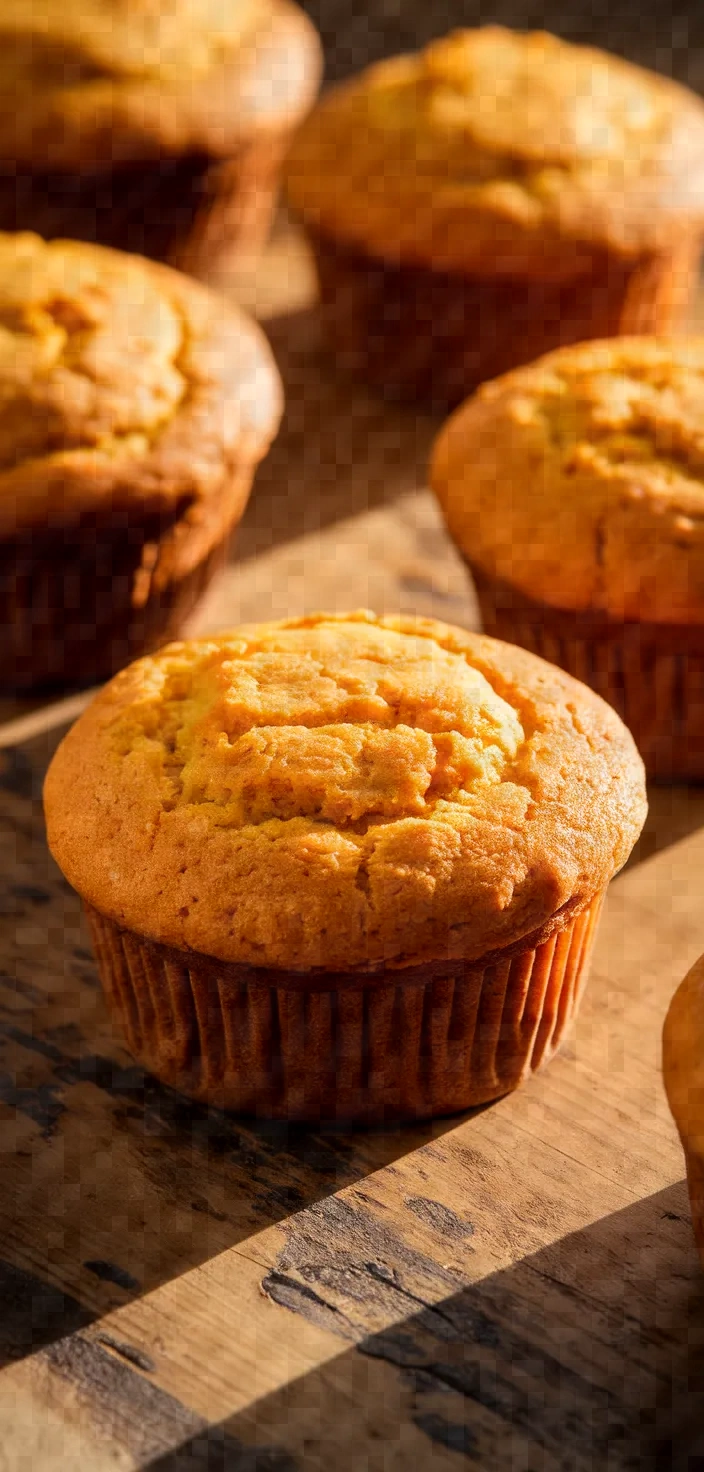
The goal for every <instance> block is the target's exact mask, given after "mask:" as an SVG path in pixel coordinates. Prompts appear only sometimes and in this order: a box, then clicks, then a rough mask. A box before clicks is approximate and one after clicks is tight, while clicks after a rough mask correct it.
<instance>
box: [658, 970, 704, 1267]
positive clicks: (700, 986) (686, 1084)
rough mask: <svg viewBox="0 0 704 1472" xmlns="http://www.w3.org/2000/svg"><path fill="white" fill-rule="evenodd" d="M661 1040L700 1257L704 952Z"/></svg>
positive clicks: (703, 1251) (703, 1227) (703, 1238)
mask: <svg viewBox="0 0 704 1472" xmlns="http://www.w3.org/2000/svg"><path fill="white" fill-rule="evenodd" d="M662 1043H663V1049H662V1071H663V1078H664V1082H665V1092H666V1093H667V1098H668V1103H669V1105H670V1109H671V1110H672V1113H673V1116H674V1120H675V1124H676V1125H677V1128H678V1130H679V1134H680V1139H681V1141H682V1148H683V1150H684V1156H685V1162H686V1166H687V1184H688V1187H689V1200H690V1205H691V1208H692V1226H693V1227H694V1235H695V1237H696V1239H697V1247H698V1248H699V1253H700V1256H701V1258H702V1261H703V1262H704V956H701V957H700V958H699V960H698V961H697V962H696V963H695V965H694V966H693V967H692V969H691V971H689V972H688V973H687V975H686V976H685V979H684V981H683V982H682V983H681V985H680V986H679V987H678V989H677V991H676V992H675V995H674V997H673V998H672V1001H671V1003H670V1007H669V1010H668V1014H667V1017H666V1019H665V1027H664V1030H663V1040H662Z"/></svg>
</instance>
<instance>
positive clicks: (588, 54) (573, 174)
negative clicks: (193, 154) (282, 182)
mask: <svg viewBox="0 0 704 1472" xmlns="http://www.w3.org/2000/svg"><path fill="white" fill-rule="evenodd" d="M288 188H289V195H290V198H291V201H292V203H293V205H294V207H295V208H296V209H297V210H298V211H299V213H300V214H301V216H302V217H303V219H304V220H305V221H306V222H308V223H309V224H310V225H312V226H313V227H314V228H315V229H317V230H318V231H320V232H321V233H322V234H323V235H327V236H330V237H332V238H333V239H339V240H341V241H343V242H346V243H347V244H348V245H355V246H358V247H361V248H362V249H363V250H365V251H367V252H368V253H369V254H370V255H372V256H376V257H378V258H381V259H383V260H390V261H400V262H403V263H407V264H414V263H415V264H421V265H430V266H433V267H435V268H436V269H438V270H444V271H460V272H468V273H472V274H475V273H476V274H483V273H484V274H487V275H490V276H496V275H501V274H505V275H527V276H530V277H535V278H538V279H547V280H551V281H561V280H571V279H574V278H576V277H579V276H582V275H588V274H592V273H593V271H594V270H595V268H596V267H597V266H598V265H599V264H603V256H604V251H607V252H608V253H609V254H612V253H613V254H615V255H617V256H618V257H620V258H622V259H625V260H628V259H633V258H638V257H640V256H642V255H644V254H646V255H649V254H651V253H659V252H661V251H663V250H665V251H667V250H669V248H670V247H671V245H672V240H673V235H676V234H678V232H680V233H681V232H682V231H683V230H684V231H691V230H692V229H695V230H697V231H700V230H701V228H702V224H703V223H704V104H702V102H701V101H700V100H699V99H698V98H697V97H695V96H694V94H693V93H690V92H689V91H688V90H687V89H686V88H683V87H681V86H678V85H677V84H676V83H674V82H671V81H669V80H667V79H665V78H663V77H659V76H656V75H655V74H653V73H651V72H647V71H645V70H643V69H641V68H639V67H636V66H633V65H631V64H629V63H627V62H624V61H621V60H620V59H618V58H616V57H612V56H608V55H606V53H604V52H602V51H598V50H595V49H592V48H589V47H581V46H572V45H570V44H568V43H566V42H563V41H560V40H558V39H557V38H556V37H554V36H550V35H546V34H544V33H542V32H536V33H531V34H528V35H521V34H519V33H516V32H512V31H508V30H505V29H503V28H502V27H499V26H486V27H482V28H479V29H476V30H464V31H456V32H454V33H452V34H451V35H449V36H447V37H445V38H444V39H442V40H440V41H436V42H434V43H433V44H432V45H430V46H429V47H427V48H426V49H425V50H424V51H421V52H419V53H418V54H415V55H410V56H402V57H398V58H396V59H394V60H392V61H388V62H383V63H381V64H380V65H377V66H374V67H371V68H369V69H368V70H367V71H365V72H363V73H362V74H361V75H360V76H359V77H357V78H355V79H354V80H353V81H351V82H349V83H346V84H344V85H343V86H341V87H337V88H335V89H333V90H332V91H331V92H330V93H329V94H328V95H327V97H326V98H325V99H324V100H323V101H322V103H321V104H320V105H319V106H318V107H317V108H316V109H315V110H314V112H313V113H312V114H311V116H310V117H309V118H308V120H307V122H306V123H305V124H304V125H303V127H302V129H301V131H300V133H299V136H298V139H297V141H296V143H295V145H294V148H293V151H292V155H291V158H290V161H289V167H288Z"/></svg>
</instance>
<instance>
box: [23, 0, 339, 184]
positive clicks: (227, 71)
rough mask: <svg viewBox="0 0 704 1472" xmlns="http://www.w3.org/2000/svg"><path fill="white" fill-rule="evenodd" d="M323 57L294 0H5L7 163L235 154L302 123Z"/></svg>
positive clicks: (99, 162) (82, 164)
mask: <svg viewBox="0 0 704 1472" xmlns="http://www.w3.org/2000/svg"><path fill="white" fill-rule="evenodd" d="M319 53H320V47H319V43H318V39H317V35H316V32H315V30H314V27H313V26H312V25H311V23H310V22H309V21H308V19H307V17H306V16H305V15H304V14H303V13H302V12H301V11H300V10H299V9H298V7H297V6H296V5H294V4H291V3H289V0H169V3H168V4H167V5H164V4H162V3H161V0H81V3H80V4H69V5H66V4H65V3H63V0H0V160H4V161H5V162H6V163H12V162H14V161H18V160H19V161H22V162H24V163H25V164H28V165H30V166H34V167H35V168H37V169H40V170H45V169H51V168H58V169H69V170H72V169H74V168H98V167H106V168H110V167H112V166H113V165H114V164H115V163H119V162H123V163H124V162H136V161H139V160H144V159H153V158H163V157H164V155H169V154H173V155H180V154H183V153H187V152H190V153H200V152H203V153H205V154H207V155H213V156H214V157H218V156H227V155H228V154H229V153H231V152H232V151H233V150H234V149H235V148H236V146H237V145H238V144H239V143H240V142H241V141H242V139H243V137H245V138H246V137H247V136H248V134H250V133H251V132H252V130H253V129H256V130H257V132H259V131H260V130H261V129H262V128H263V129H264V130H266V129H267V128H269V127H272V128H274V129H276V128H280V127H281V125H282V123H284V124H287V125H289V126H290V125H292V124H294V123H295V122H296V121H297V119H298V117H299V116H302V115H303V113H304V112H305V111H306V109H307V108H308V107H309V106H310V103H311V102H312V101H313V98H314V96H315V93H316V91H317V86H318V81H319V72H320V55H319Z"/></svg>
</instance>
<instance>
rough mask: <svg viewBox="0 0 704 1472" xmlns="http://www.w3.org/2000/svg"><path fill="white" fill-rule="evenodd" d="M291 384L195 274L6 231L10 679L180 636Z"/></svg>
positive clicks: (66, 675) (0, 404) (47, 676)
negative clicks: (282, 380) (189, 276)
mask: <svg viewBox="0 0 704 1472" xmlns="http://www.w3.org/2000/svg"><path fill="white" fill-rule="evenodd" d="M280 413H281V388H280V382H279V378H278V374H277V372H276V368H275V366H274V362H273V359H272V357H271V354H270V352H269V348H268V346H267V344H266V341H265V339H264V337H263V336H262V334H261V333H260V332H259V329H258V328H257V327H256V326H255V325H254V323H252V322H250V321H249V319H248V318H247V317H245V315H244V314H243V313H241V312H239V311H238V310H237V309H236V308H234V307H228V306H227V304H226V303H224V302H222V301H221V300H220V299H219V298H218V297H216V296H215V295H213V294H211V293H210V292H209V291H207V290H206V289H205V288H204V287H201V286H198V285H196V283H195V282H193V281H190V280H188V279H187V278H186V277H185V276H180V275H179V274H178V273H177V272H176V271H171V270H170V269H169V268H168V267H166V266H158V265H155V264H154V263H152V262H149V261H144V260H141V259H139V258H138V257H133V256H126V255H121V254H119V253H118V252H116V251H110V250H104V249H102V248H101V247H99V246H89V245H81V244H76V243H74V242H69V241H55V242H53V243H52V244H46V243H45V242H44V241H42V240H40V239H39V238H38V237H37V236H34V235H0V683H1V684H2V687H3V688H4V689H5V690H8V689H22V688H29V687H31V686H40V685H60V684H66V683H77V682H90V681H93V680H98V679H101V678H104V677H106V676H108V675H110V674H113V673H114V672H115V670H117V669H119V668H120V666H121V665H123V664H125V663H126V662H127V661H128V660H129V659H131V658H134V657H135V655H137V654H140V653H143V652H144V651H145V650H146V649H150V648H153V647H155V646H156V645H157V644H159V643H161V642H164V640H165V639H166V638H173V637H174V635H175V634H176V633H178V632H179V631H180V628H181V625H182V623H183V620H184V619H185V617H186V616H187V614H189V613H190V612H191V610H192V608H193V607H194V605H195V603H196V601H197V599H198V597H199V595H200V594H201V592H202V591H204V589H205V587H206V585H207V582H208V581H209V579H210V577H211V576H212V573H213V571H214V570H215V568H216V567H217V566H218V565H219V563H220V562H221V561H222V560H224V556H225V551H226V547H227V542H228V539H229V536H230V532H231V530H232V528H233V527H234V526H235V524H236V522H237V521H238V520H239V517H240V515H241V513H242V510H243V508H244V505H245V503H246V500H247V496H248V494H249V490H250V486H251V482H252V476H253V473H254V470H255V468H256V465H257V463H258V461H259V460H260V459H261V457H262V455H264V453H265V452H266V450H267V448H268V445H269V442H270V440H271V439H272V437H273V435H274V433H275V431H276V428H277V426H278V421H279V416H280Z"/></svg>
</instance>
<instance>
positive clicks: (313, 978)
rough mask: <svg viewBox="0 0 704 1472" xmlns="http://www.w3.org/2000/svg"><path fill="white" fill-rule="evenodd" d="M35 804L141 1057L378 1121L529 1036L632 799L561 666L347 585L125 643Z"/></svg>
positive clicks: (621, 838) (604, 872)
mask: <svg viewBox="0 0 704 1472" xmlns="http://www.w3.org/2000/svg"><path fill="white" fill-rule="evenodd" d="M45 811H46V820H47V828H48V836H49V844H50V847H51V851H52V853H53V855H54V857H55V859H56V860H57V862H58V864H59V866H60V868H61V869H62V870H63V872H64V874H65V875H66V877H67V879H68V880H69V881H70V883H71V884H72V885H73V886H74V887H75V888H76V889H77V890H78V892H79V894H80V895H81V896H82V897H83V900H84V902H85V905H86V909H87V912H88V918H89V921H90V927H91V931H92V935H93V941H94V945H95V951H96V955H97V958H98V966H99V970H100V974H101V976H102V980H103V984H104V987H105V991H106V994H107V997H108V1001H109V1003H110V1005H111V1007H112V1009H113V1011H114V1013H115V1015H116V1017H117V1018H118V1020H119V1022H120V1023H121V1025H122V1028H123V1031H124V1036H125V1038H126V1041H127V1045H128V1047H129V1048H130V1049H131V1051H132V1053H133V1054H134V1055H135V1057H136V1058H137V1059H138V1060H139V1061H140V1063H141V1064H143V1066H144V1067H145V1068H146V1069H148V1070H150V1071H151V1072H152V1073H154V1074H156V1075H157V1076H158V1077H159V1078H160V1079H162V1080H163V1081H164V1082H165V1083H167V1084H171V1085H173V1086H174V1087H175V1088H176V1089H179V1090H181V1091H182V1092H184V1093H186V1094H189V1095H191V1096H192V1097H193V1098H196V1099H199V1100H204V1101H207V1102H208V1103H211V1104H214V1105H218V1106H221V1107H224V1108H227V1109H234V1110H237V1111H240V1112H243V1113H247V1114H254V1115H263V1116H271V1117H282V1118H287V1119H308V1120H314V1119H347V1120H358V1121H364V1120H366V1121H372V1120H383V1119H389V1118H407V1117H416V1118H418V1117H421V1118H422V1117H424V1116H431V1115H436V1114H446V1113H452V1112H453V1111H456V1110H460V1109H465V1108H467V1107H468V1106H470V1105H474V1104H479V1103H482V1102H484V1101H485V1100H487V1099H492V1098H494V1097H496V1096H497V1095H499V1094H502V1093H505V1092H506V1091H507V1090H509V1089H513V1088H515V1087H516V1086H517V1085H518V1084H519V1083H520V1082H521V1081H522V1080H523V1079H524V1078H525V1077H526V1076H527V1075H528V1074H530V1073H531V1072H532V1071H533V1070H534V1069H536V1068H538V1067H539V1066H540V1065H541V1064H542V1063H543V1062H545V1061H546V1060H547V1059H548V1058H549V1057H550V1055H551V1054H552V1053H553V1052H554V1050H555V1048H556V1047H557V1046H558V1044H559V1043H560V1040H561V1038H562V1036H563V1034H564V1031H565V1029H566V1028H567V1026H568V1024H569V1022H570V1020H571V1018H572V1016H573V1014H574V1011H575V1008H576V1006H577V1002H578V1000H579V996H580V992H581V989H582V986H583V984H584V980H585V977H586V973H587V969H588V964H589V955H590V950H591V945H592V939H593V936H594V929H595V926H596V922H597V917H598V913H599V908H600V905H601V901H602V897H603V894H604V891H605V889H606V886H607V884H608V882H609V880H610V879H611V876H612V874H613V873H614V872H615V870H616V869H618V868H619V866H620V865H621V864H622V863H623V862H624V861H625V859H626V858H627V856H628V854H629V852H630V850H631V847H632V845H633V843H634V841H635V839H636V837H637V835H638V833H639V831H640V828H641V825H642V822H643V818H644V814H645V798H644V788H643V772H642V764H641V762H640V759H639V757H638V755H637V752H636V750H635V747H634V745H633V742H632V740H631V738H630V736H629V734H628V732H627V731H626V730H625V729H624V727H623V726H622V725H621V723H620V721H619V720H618V717H617V716H616V715H615V714H614V713H613V711H611V709H610V708H609V707H608V706H606V705H604V704H603V702H602V701H600V700H599V699H598V697H596V696H595V695H593V694H592V693H591V692H590V691H588V690H586V689H584V688H583V687H582V686H580V685H579V684H577V682H576V681H574V680H571V679H570V678H569V677H568V676H566V675H564V674H562V673H561V672H560V671H558V670H555V669H552V668H551V667H550V666H549V665H547V664H544V663H543V662H542V661H541V660H538V659H535V658H533V657H532V656H531V655H528V654H525V653H523V652H522V651H521V650H518V649H513V648H510V647H508V646H506V645H503V644H500V643H497V642H495V641H494V640H491V639H487V638H484V637H482V636H481V635H473V634H468V633H465V632H464V631H462V630H461V629H457V628H452V627H449V626H448V625H446V624H441V623H436V622H433V621H431V620H427V619H413V618H376V617H375V616H374V615H373V614H371V613H365V612H361V613H355V614H351V615H347V616H345V615H341V616H331V615H330V616H329V615H325V614H320V615H317V616H312V617H308V618H300V619H293V620H290V621H287V622H283V623H271V624H262V625H258V626H257V625H251V626H249V627H242V628H239V629H235V630H233V631H232V632H231V633H228V634H223V635H218V636H217V637H213V638H211V639H203V640H198V641H194V642H191V643H183V644H174V645H171V646H170V647H169V648H167V649H165V650H162V651H161V652H160V653H159V654H157V655H156V656H154V657H152V658H147V659H144V660H141V661H138V662H137V663H135V664H133V665H132V666H131V667H130V668H129V669H127V670H125V671H123V672H122V673H121V674H120V675H118V676H117V678H116V679H115V680H113V681H112V683H111V684H110V685H108V686H107V687H106V688H105V690H103V691H102V692H101V693H100V694H99V695H98V697H97V698H96V699H95V700H94V701H93V704H92V705H91V706H90V708H89V709H88V710H87V711H86V713H85V714H84V715H83V716H82V717H81V719H80V720H79V721H78V723H77V725H75V726H74V727H73V729H72V730H71V731H70V733H69V734H68V736H67V737H66V738H65V740H64V741H63V743H62V745H61V746H60V747H59V749H58V751H57V754H56V756H55V757H54V760H53V762H52V765H51V767H50V769H49V773H48V776H47V780H46V788H45Z"/></svg>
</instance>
